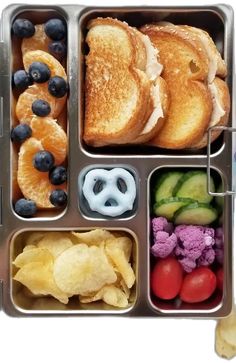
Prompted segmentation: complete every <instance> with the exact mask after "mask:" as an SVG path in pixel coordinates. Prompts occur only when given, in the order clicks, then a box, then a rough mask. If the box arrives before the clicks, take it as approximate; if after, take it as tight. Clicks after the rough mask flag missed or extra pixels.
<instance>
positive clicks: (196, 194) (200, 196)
mask: <svg viewBox="0 0 236 363" xmlns="http://www.w3.org/2000/svg"><path fill="white" fill-rule="evenodd" d="M210 191H212V192H215V185H214V181H213V179H212V178H211V177H210ZM173 196H174V197H179V198H191V199H194V200H196V201H198V202H200V203H210V202H211V200H212V198H213V197H212V195H209V194H208V193H207V174H206V173H205V172H203V171H199V170H198V171H189V172H188V173H185V174H184V175H183V176H182V177H181V178H180V179H179V181H178V182H177V184H176V186H175V188H174V190H173Z"/></svg>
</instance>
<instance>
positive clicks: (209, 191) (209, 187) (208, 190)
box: [207, 126, 236, 197]
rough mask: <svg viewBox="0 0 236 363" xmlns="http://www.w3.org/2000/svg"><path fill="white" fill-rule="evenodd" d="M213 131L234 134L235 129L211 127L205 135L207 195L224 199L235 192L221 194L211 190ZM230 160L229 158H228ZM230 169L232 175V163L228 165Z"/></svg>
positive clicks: (227, 191) (228, 191) (235, 192)
mask: <svg viewBox="0 0 236 363" xmlns="http://www.w3.org/2000/svg"><path fill="white" fill-rule="evenodd" d="M213 131H222V132H229V133H234V132H236V128H235V127H227V126H213V127H210V128H209V129H208V135H207V192H208V194H210V195H212V196H213V197H225V196H226V195H235V194H236V191H232V190H225V191H222V192H217V193H216V192H213V191H212V190H211V134H212V132H213ZM230 160H231V158H230ZM230 167H232V170H233V173H234V163H233V165H230Z"/></svg>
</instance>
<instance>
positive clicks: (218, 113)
mask: <svg viewBox="0 0 236 363" xmlns="http://www.w3.org/2000/svg"><path fill="white" fill-rule="evenodd" d="M209 88H210V90H211V94H212V101H213V111H212V115H211V119H210V123H209V125H208V127H213V126H225V125H227V123H228V118H229V111H230V95H229V89H228V87H227V84H226V82H225V81H223V80H222V79H220V78H219V77H216V78H215V79H214V81H213V82H212V83H211V85H209ZM221 132H222V130H212V131H211V140H210V141H211V142H213V141H214V140H216V139H217V137H219V136H220V134H221ZM207 142H208V133H207V131H206V132H205V134H204V135H203V137H202V138H201V140H199V141H198V142H197V143H196V144H194V145H192V146H191V148H193V149H201V148H203V147H205V146H206V145H207Z"/></svg>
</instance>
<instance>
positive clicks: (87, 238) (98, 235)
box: [72, 229, 114, 246]
mask: <svg viewBox="0 0 236 363" xmlns="http://www.w3.org/2000/svg"><path fill="white" fill-rule="evenodd" d="M72 234H73V236H75V237H76V238H77V243H85V244H86V245H88V246H99V245H100V244H101V243H102V242H105V241H107V240H109V239H112V238H114V237H113V235H112V233H110V232H109V231H106V230H105V229H94V230H92V231H89V232H81V233H77V232H72Z"/></svg>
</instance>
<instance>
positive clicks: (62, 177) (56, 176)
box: [49, 166, 67, 185]
mask: <svg viewBox="0 0 236 363" xmlns="http://www.w3.org/2000/svg"><path fill="white" fill-rule="evenodd" d="M49 180H50V182H51V184H53V185H60V184H63V183H65V181H66V180H67V172H66V168H64V166H55V167H54V168H52V169H51V170H50V173H49Z"/></svg>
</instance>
